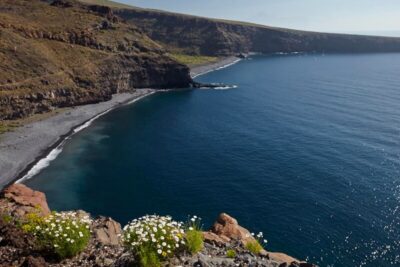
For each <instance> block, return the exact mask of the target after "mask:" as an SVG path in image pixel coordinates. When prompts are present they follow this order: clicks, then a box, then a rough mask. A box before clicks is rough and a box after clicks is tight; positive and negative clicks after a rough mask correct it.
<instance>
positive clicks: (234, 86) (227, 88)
mask: <svg viewBox="0 0 400 267" xmlns="http://www.w3.org/2000/svg"><path fill="white" fill-rule="evenodd" d="M237 87H238V86H237V85H226V86H220V87H215V88H213V89H214V90H229V89H235V88H237Z"/></svg>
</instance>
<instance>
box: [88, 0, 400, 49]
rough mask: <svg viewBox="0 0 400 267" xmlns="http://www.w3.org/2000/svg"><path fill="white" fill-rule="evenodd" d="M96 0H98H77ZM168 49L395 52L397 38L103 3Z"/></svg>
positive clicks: (96, 0) (398, 45)
mask: <svg viewBox="0 0 400 267" xmlns="http://www.w3.org/2000/svg"><path fill="white" fill-rule="evenodd" d="M81 1H84V2H91V3H93V2H99V0H81ZM101 3H102V4H105V5H110V6H112V7H113V9H114V12H115V13H116V14H118V16H120V17H122V18H123V19H124V20H126V21H127V22H128V23H130V24H132V25H135V26H137V27H138V28H140V29H141V30H142V31H143V32H145V33H146V34H147V35H148V36H149V37H150V38H152V39H153V40H155V41H157V42H159V43H160V44H162V45H163V46H164V47H166V48H167V49H168V50H169V51H172V52H178V53H184V54H194V55H209V56H227V55H234V54H237V53H243V52H244V53H246V52H249V51H251V52H259V53H274V52H325V53H363V52H399V51H400V38H390V37H376V36H361V35H348V34H329V33H320V32H307V31H298V30H291V29H284V28H276V27H268V26H263V25H257V24H251V23H244V22H235V21H226V20H218V19H209V18H202V17H196V16H189V15H182V14H176V13H171V12H163V11H157V10H150V9H142V8H136V7H128V6H125V5H118V4H116V3H113V2H111V1H104V0H103V1H101Z"/></svg>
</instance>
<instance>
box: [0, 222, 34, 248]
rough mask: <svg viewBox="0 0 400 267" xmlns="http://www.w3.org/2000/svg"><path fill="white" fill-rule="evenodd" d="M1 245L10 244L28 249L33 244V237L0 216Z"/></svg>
mask: <svg viewBox="0 0 400 267" xmlns="http://www.w3.org/2000/svg"><path fill="white" fill-rule="evenodd" d="M0 236H1V237H2V238H1V240H0V245H1V246H4V245H6V246H12V247H14V248H19V249H30V248H32V247H34V246H35V242H34V237H33V236H31V235H29V234H27V233H25V232H24V231H22V229H21V228H19V227H17V226H16V225H15V224H14V223H12V222H6V221H5V220H3V219H2V218H0Z"/></svg>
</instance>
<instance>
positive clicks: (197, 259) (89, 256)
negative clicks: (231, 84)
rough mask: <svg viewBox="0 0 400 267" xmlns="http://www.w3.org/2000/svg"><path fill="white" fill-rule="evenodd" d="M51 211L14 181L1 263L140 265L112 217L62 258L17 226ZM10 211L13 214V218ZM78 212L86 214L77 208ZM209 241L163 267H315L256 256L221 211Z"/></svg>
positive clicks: (1, 225)
mask: <svg viewBox="0 0 400 267" xmlns="http://www.w3.org/2000/svg"><path fill="white" fill-rule="evenodd" d="M29 211H30V212H41V213H42V215H47V214H49V209H48V205H47V202H46V197H45V195H44V194H43V193H41V192H37V191H34V190H32V189H30V188H28V187H26V186H24V185H21V184H15V185H11V186H10V187H8V188H6V189H5V190H4V191H3V192H2V193H1V195H0V267H3V266H7V267H8V266H16V267H20V266H21V267H23V266H29V267H39V266H40V267H43V266H53V267H56V266H57V267H61V266H63V267H65V266H70V267H75V266H85V267H92V266H98V267H102V266H104V267H105V266H108V267H128V266H136V264H137V262H136V259H135V258H134V257H133V256H132V254H131V253H130V252H128V251H126V250H125V249H124V247H123V246H122V244H121V241H120V234H121V225H120V224H119V223H118V222H116V221H114V220H113V219H111V218H106V217H99V218H96V219H94V220H93V222H92V224H91V232H92V237H91V240H90V242H89V245H88V246H87V248H86V249H85V250H84V251H83V252H82V253H80V254H79V255H77V256H75V257H74V258H70V259H65V260H63V261H59V260H57V259H56V258H54V256H53V255H51V254H48V253H46V252H44V251H43V250H41V248H40V247H38V246H37V242H35V236H31V235H29V234H27V233H25V232H24V231H23V230H22V229H21V228H20V227H18V223H16V222H18V221H20V220H23V219H24V218H25V217H24V216H25V215H26V214H27V212H29ZM10 215H11V216H10ZM77 216H79V217H80V216H82V217H86V216H87V213H86V212H84V211H78V212H77ZM204 239H205V244H204V248H203V249H202V251H201V252H199V253H197V254H195V255H191V254H185V252H182V253H183V254H180V255H176V256H175V257H173V258H171V259H170V260H169V261H168V262H167V263H166V265H165V266H196V267H199V266H201V267H217V266H221V267H222V266H243V267H247V266H259V267H316V266H314V265H312V264H308V263H305V262H300V261H299V260H297V259H294V258H292V257H290V256H288V255H286V254H283V253H272V252H267V251H263V252H262V253H260V255H254V254H252V253H250V252H249V251H248V250H246V248H245V244H246V242H249V241H254V238H253V237H252V236H251V234H250V232H249V231H248V230H247V229H245V228H243V227H241V226H240V225H239V224H238V222H237V220H236V219H234V218H233V217H231V216H229V215H228V214H226V213H222V214H221V215H220V216H219V217H218V219H217V221H216V222H215V224H214V225H213V226H212V228H211V229H210V231H208V232H204ZM228 249H233V250H235V251H236V253H237V254H236V257H235V258H228V257H227V255H226V253H227V250H228Z"/></svg>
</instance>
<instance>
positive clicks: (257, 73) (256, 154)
mask: <svg viewBox="0 0 400 267" xmlns="http://www.w3.org/2000/svg"><path fill="white" fill-rule="evenodd" d="M399 73H400V54H361V55H317V54H315V55H279V56H278V55H274V56H257V57H254V58H252V59H251V60H245V61H241V62H240V63H238V64H236V65H234V66H232V67H229V68H226V69H223V70H219V71H215V72H212V73H209V74H207V75H204V76H201V77H199V78H197V80H198V81H201V82H223V83H226V84H232V85H237V88H234V89H230V90H193V91H181V92H169V93H157V94H155V95H152V96H150V97H147V98H145V99H143V100H141V101H139V102H137V103H135V104H133V105H129V106H125V107H122V108H119V109H117V110H115V111H113V112H110V113H108V114H106V115H105V116H103V117H101V118H100V119H98V120H97V121H95V122H94V123H93V125H92V126H91V127H90V128H87V129H85V130H84V131H82V132H80V133H78V134H76V135H75V136H74V137H73V138H72V139H71V140H69V141H68V142H67V143H66V145H65V146H64V148H63V152H62V153H61V154H60V155H59V157H58V158H57V159H56V160H55V161H53V162H52V163H51V164H50V166H49V167H48V168H46V169H44V170H43V171H42V172H40V173H39V174H38V175H37V176H36V177H34V178H32V179H31V180H29V181H27V182H26V183H27V184H28V185H29V186H31V187H34V188H36V189H39V190H41V191H44V192H45V193H46V194H47V198H48V201H49V203H50V206H51V208H53V209H56V210H66V209H84V210H87V211H89V212H91V213H92V214H93V215H99V214H101V215H107V216H112V217H113V218H115V219H117V220H119V221H120V222H122V223H123V224H124V223H126V222H128V220H130V219H133V218H136V217H139V216H142V215H145V214H152V213H157V214H162V215H165V214H169V215H173V216H174V217H175V218H177V219H181V220H184V219H185V218H186V217H187V215H194V214H196V215H199V216H201V217H202V218H203V223H204V225H205V226H206V227H207V226H210V225H211V224H212V222H213V221H214V220H215V218H216V217H217V215H218V214H219V213H220V212H227V213H229V214H231V215H232V216H234V217H236V218H237V219H238V221H239V223H240V224H242V225H243V226H245V227H246V228H249V229H250V230H252V231H254V232H258V231H263V232H264V233H265V236H266V238H267V239H268V241H269V242H268V245H267V249H268V250H272V251H283V252H285V253H288V254H290V255H293V256H295V257H298V258H300V259H307V260H309V261H311V262H313V263H317V264H320V266H371V267H372V266H400V208H399V206H400V205H399V201H400V160H399V157H400V145H399V143H400V75H399Z"/></svg>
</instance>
